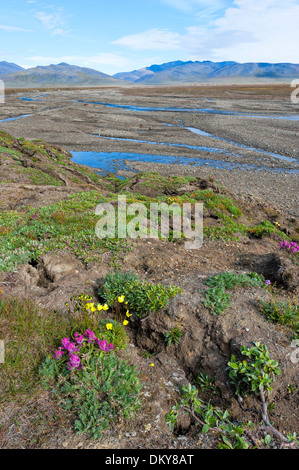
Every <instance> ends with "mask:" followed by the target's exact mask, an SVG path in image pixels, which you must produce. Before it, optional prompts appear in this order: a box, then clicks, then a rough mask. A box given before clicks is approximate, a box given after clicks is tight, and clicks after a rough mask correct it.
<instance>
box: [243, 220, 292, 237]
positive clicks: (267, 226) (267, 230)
mask: <svg viewBox="0 0 299 470" xmlns="http://www.w3.org/2000/svg"><path fill="white" fill-rule="evenodd" d="M248 233H249V234H250V235H252V236H253V237H255V238H263V237H264V236H266V235H271V234H272V233H276V234H277V235H279V236H280V237H282V238H283V239H285V240H288V239H289V238H288V237H287V236H286V234H285V233H284V232H282V231H281V230H278V229H277V228H276V227H275V226H274V225H273V224H271V222H269V221H268V220H262V221H261V223H260V224H258V225H256V226H255V227H250V228H249V230H248Z"/></svg>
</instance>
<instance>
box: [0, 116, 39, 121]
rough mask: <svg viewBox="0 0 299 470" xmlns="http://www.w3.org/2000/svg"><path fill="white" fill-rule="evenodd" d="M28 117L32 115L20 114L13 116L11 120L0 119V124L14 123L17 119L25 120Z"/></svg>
mask: <svg viewBox="0 0 299 470" xmlns="http://www.w3.org/2000/svg"><path fill="white" fill-rule="evenodd" d="M28 116H32V114H22V115H21V116H15V117H11V118H6V119H0V122H8V121H16V120H17V119H21V118H25V117H28Z"/></svg>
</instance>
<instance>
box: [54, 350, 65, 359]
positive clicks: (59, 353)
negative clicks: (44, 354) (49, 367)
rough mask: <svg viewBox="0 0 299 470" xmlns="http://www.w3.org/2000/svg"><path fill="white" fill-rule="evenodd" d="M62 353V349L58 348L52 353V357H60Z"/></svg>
mask: <svg viewBox="0 0 299 470" xmlns="http://www.w3.org/2000/svg"><path fill="white" fill-rule="evenodd" d="M63 355H64V351H62V349H61V348H58V349H57V351H55V352H54V354H53V359H60V358H61V357H62V356H63Z"/></svg>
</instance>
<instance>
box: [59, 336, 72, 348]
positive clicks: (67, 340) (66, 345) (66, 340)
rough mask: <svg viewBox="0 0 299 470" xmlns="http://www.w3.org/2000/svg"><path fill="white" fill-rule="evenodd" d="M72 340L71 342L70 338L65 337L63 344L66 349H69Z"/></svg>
mask: <svg viewBox="0 0 299 470" xmlns="http://www.w3.org/2000/svg"><path fill="white" fill-rule="evenodd" d="M70 342H71V341H70V338H63V339H62V340H61V343H62V346H63V347H64V348H65V349H66V350H67V348H68V345H69V344H70Z"/></svg>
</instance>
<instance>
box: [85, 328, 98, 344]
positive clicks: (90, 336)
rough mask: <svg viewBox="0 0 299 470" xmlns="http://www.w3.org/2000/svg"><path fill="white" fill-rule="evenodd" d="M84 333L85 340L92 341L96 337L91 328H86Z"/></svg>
mask: <svg viewBox="0 0 299 470" xmlns="http://www.w3.org/2000/svg"><path fill="white" fill-rule="evenodd" d="M84 335H85V336H87V341H88V342H89V343H92V342H93V341H95V340H96V339H97V338H96V335H95V333H94V331H91V330H86V331H85V333H84Z"/></svg>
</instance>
